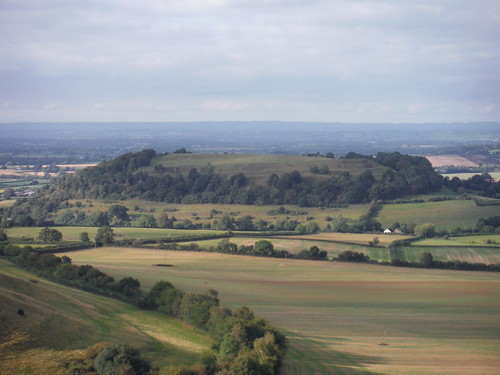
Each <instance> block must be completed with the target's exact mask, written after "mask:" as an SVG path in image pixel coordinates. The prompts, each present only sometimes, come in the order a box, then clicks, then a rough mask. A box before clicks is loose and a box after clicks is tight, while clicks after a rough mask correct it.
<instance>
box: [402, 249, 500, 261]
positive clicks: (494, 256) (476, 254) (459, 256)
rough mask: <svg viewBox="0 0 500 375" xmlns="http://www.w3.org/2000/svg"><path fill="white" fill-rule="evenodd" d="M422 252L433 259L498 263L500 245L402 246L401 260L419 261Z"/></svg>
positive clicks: (499, 259)
mask: <svg viewBox="0 0 500 375" xmlns="http://www.w3.org/2000/svg"><path fill="white" fill-rule="evenodd" d="M423 252H427V253H431V254H432V256H433V258H434V259H435V260H441V261H443V262H446V261H461V262H468V263H483V264H497V263H500V247H499V248H491V247H484V246H483V247H476V246H462V245H459V246H446V247H445V246H440V247H419V246H418V245H415V246H411V247H403V248H402V251H401V252H400V254H401V260H407V261H410V262H419V260H420V256H421V255H422V253H423Z"/></svg>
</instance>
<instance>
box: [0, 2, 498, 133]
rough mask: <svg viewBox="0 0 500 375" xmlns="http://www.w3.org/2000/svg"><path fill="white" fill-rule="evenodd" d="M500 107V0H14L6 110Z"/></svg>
mask: <svg viewBox="0 0 500 375" xmlns="http://www.w3.org/2000/svg"><path fill="white" fill-rule="evenodd" d="M232 120H247V121H248V120H255V121H265V120H281V121H323V122H412V123H419V122H469V121H500V1H498V0H474V1H471V0H374V1H368V0H366V1H360V0H140V1H138V0H79V1H68V0H0V122H19V121H21V122H22V121H35V122H38V121H40V122H67V121H114V122H119V121H232Z"/></svg>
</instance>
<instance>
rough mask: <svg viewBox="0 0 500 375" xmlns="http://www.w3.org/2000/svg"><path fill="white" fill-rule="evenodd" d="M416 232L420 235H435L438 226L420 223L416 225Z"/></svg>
mask: <svg viewBox="0 0 500 375" xmlns="http://www.w3.org/2000/svg"><path fill="white" fill-rule="evenodd" d="M414 232H415V235H416V236H419V237H434V235H435V234H436V227H435V226H434V224H431V223H425V224H420V225H417V226H416V227H415V229H414Z"/></svg>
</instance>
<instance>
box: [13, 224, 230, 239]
mask: <svg viewBox="0 0 500 375" xmlns="http://www.w3.org/2000/svg"><path fill="white" fill-rule="evenodd" d="M51 228H54V229H57V230H58V231H60V232H61V233H62V235H63V240H64V241H79V240H80V233H82V232H87V233H88V234H89V236H90V238H91V239H93V238H94V237H95V235H96V233H97V229H98V228H96V227H51ZM41 229H43V228H39V227H14V228H8V229H6V232H7V236H8V237H9V238H11V239H14V240H15V239H23V238H33V239H34V240H36V239H37V237H38V233H39V232H40V230H41ZM113 232H114V233H115V239H116V240H130V239H144V240H147V239H159V238H176V237H182V236H197V235H207V236H209V235H213V234H221V233H224V232H223V231H215V230H189V231H187V230H177V229H157V228H121V227H118V228H113Z"/></svg>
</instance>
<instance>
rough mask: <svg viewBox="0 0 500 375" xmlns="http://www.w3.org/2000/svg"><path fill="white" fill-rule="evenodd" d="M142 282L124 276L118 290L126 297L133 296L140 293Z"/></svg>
mask: <svg viewBox="0 0 500 375" xmlns="http://www.w3.org/2000/svg"><path fill="white" fill-rule="evenodd" d="M140 288H141V283H140V282H139V280H137V279H134V278H132V277H130V276H128V277H124V278H123V279H121V280H120V282H119V283H118V291H119V292H120V293H121V294H123V295H124V296H126V297H133V296H137V295H139V294H140Z"/></svg>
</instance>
